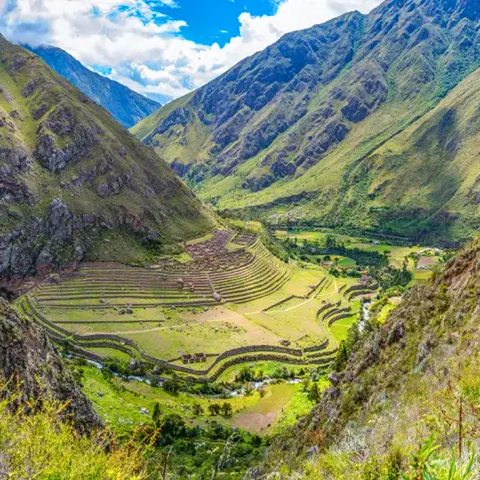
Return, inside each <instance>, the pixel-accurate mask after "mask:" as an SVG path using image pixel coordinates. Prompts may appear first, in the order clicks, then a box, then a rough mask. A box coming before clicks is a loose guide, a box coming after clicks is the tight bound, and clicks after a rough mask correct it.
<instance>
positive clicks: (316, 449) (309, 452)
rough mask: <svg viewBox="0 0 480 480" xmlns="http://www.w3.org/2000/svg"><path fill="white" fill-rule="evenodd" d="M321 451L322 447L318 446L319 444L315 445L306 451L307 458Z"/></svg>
mask: <svg viewBox="0 0 480 480" xmlns="http://www.w3.org/2000/svg"><path fill="white" fill-rule="evenodd" d="M319 452H320V448H319V447H318V445H314V446H313V447H311V448H309V449H308V450H307V452H306V454H307V458H312V457H315V456H316V455H318V454H319Z"/></svg>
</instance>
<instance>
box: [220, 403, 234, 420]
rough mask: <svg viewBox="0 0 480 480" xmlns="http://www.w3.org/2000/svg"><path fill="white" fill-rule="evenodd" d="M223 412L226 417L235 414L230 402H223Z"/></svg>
mask: <svg viewBox="0 0 480 480" xmlns="http://www.w3.org/2000/svg"><path fill="white" fill-rule="evenodd" d="M222 413H223V416H224V417H231V416H232V414H233V409H232V406H231V405H230V404H229V403H228V402H223V405H222Z"/></svg>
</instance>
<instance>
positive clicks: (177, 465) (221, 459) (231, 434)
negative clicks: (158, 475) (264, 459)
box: [138, 402, 266, 478]
mask: <svg viewBox="0 0 480 480" xmlns="http://www.w3.org/2000/svg"><path fill="white" fill-rule="evenodd" d="M225 404H227V405H228V406H226V405H225ZM211 407H213V408H212V410H214V413H215V414H217V409H218V412H219V413H222V414H226V415H227V416H228V415H229V414H231V413H232V412H231V405H230V404H228V403H227V402H225V403H224V404H211V405H210V406H209V410H211ZM193 411H194V413H195V414H198V415H202V414H203V413H204V410H203V408H202V406H201V405H199V404H195V405H194V406H193ZM212 415H213V413H212ZM138 435H139V441H141V442H142V443H148V444H150V445H152V447H154V450H153V451H152V452H151V454H150V457H151V458H150V461H151V462H153V463H155V464H156V465H162V470H163V471H165V472H166V475H165V477H162V478H167V477H168V478H170V476H173V477H174V478H190V477H191V476H192V475H195V478H212V472H214V471H215V472H217V473H218V475H220V474H221V475H223V476H224V477H222V478H242V477H243V476H244V474H245V472H246V470H247V469H248V468H249V467H250V466H251V465H252V464H256V463H258V462H259V461H260V458H261V456H262V454H263V450H264V447H265V445H266V444H265V443H264V441H263V440H262V438H261V437H259V436H258V435H253V434H250V433H248V432H244V431H242V430H239V429H232V428H231V427H228V426H223V425H220V424H219V423H217V422H215V421H211V422H210V423H209V424H208V426H206V427H201V426H199V425H194V426H189V425H188V424H187V423H186V422H185V420H184V419H183V418H182V417H181V416H180V415H176V414H164V413H163V412H162V411H161V407H160V405H159V404H155V406H154V409H153V413H152V422H151V424H149V425H146V426H144V427H143V428H142V429H141V430H140V431H139V433H138ZM152 439H153V440H152ZM169 475H170V476H169Z"/></svg>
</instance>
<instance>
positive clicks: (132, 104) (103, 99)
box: [25, 45, 161, 128]
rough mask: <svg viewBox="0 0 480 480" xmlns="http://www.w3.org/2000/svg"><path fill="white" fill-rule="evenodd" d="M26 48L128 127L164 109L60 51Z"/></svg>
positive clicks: (49, 48) (42, 47)
mask: <svg viewBox="0 0 480 480" xmlns="http://www.w3.org/2000/svg"><path fill="white" fill-rule="evenodd" d="M25 48H27V49H28V50H30V51H31V52H33V53H35V54H36V55H38V56H39V57H41V58H42V59H43V60H45V62H46V63H47V64H48V65H49V66H50V67H51V68H53V70H55V71H56V72H57V73H58V74H59V75H61V76H62V77H64V78H66V79H67V80H68V81H69V82H70V83H71V84H72V85H73V86H75V87H77V88H78V89H79V90H81V91H82V92H83V93H84V94H85V95H87V97H89V98H90V99H91V100H93V101H94V102H95V103H98V104H99V105H100V106H102V107H103V108H104V109H105V110H107V111H108V112H110V113H111V114H112V116H113V118H115V120H117V121H118V122H119V123H120V124H122V125H123V126H124V127H125V128H130V127H132V126H133V125H135V124H136V123H138V122H140V121H141V120H142V119H144V118H145V117H147V116H148V115H151V114H152V113H154V112H156V111H157V110H158V109H159V108H160V107H161V105H160V104H159V103H158V102H156V101H154V100H151V99H150V98H147V97H144V96H143V95H140V94H138V93H136V92H134V91H133V90H130V89H129V88H127V87H125V86H124V85H122V84H120V83H118V82H115V81H113V80H110V79H109V78H106V77H103V76H102V75H99V74H98V73H95V72H92V71H91V70H89V69H88V68H86V67H84V66H83V65H82V64H81V63H80V62H79V61H78V60H76V59H75V58H73V57H72V56H71V55H69V54H68V53H67V52H65V51H64V50H62V49H60V48H56V47H52V46H40V47H31V46H28V45H27V46H26V47H25Z"/></svg>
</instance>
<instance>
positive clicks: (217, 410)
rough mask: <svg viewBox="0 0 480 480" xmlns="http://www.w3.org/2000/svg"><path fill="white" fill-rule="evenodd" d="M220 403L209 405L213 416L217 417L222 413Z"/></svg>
mask: <svg viewBox="0 0 480 480" xmlns="http://www.w3.org/2000/svg"><path fill="white" fill-rule="evenodd" d="M220 410H221V409H220V405H218V403H212V404H210V405H209V406H208V411H209V412H210V415H211V416H212V417H215V416H217V415H219V414H220Z"/></svg>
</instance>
